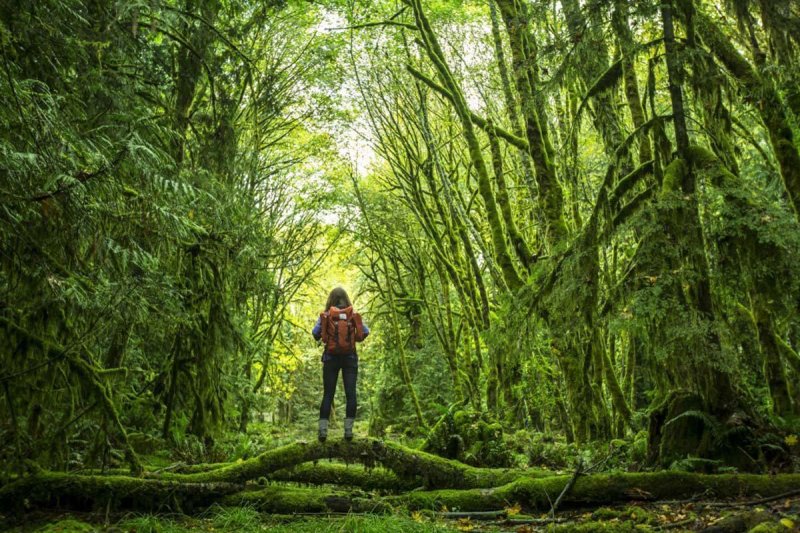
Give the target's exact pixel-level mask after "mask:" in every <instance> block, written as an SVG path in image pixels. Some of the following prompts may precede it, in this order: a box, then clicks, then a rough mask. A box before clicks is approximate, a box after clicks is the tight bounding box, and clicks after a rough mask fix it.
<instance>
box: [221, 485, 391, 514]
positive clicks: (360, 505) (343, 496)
mask: <svg viewBox="0 0 800 533" xmlns="http://www.w3.org/2000/svg"><path fill="white" fill-rule="evenodd" d="M219 504H220V505H223V506H226V507H238V506H242V505H246V506H248V507H251V508H253V509H256V510H258V511H261V512H263V513H274V514H303V513H351V512H352V513H373V514H375V513H385V512H389V511H391V506H389V505H388V504H387V503H386V502H384V501H383V500H382V499H381V498H372V497H370V496H369V495H368V494H366V493H364V492H345V491H331V490H329V491H324V490H320V489H319V488H313V489H312V488H298V487H278V486H270V487H264V488H260V489H257V490H246V491H243V492H240V493H237V494H231V495H229V496H225V497H224V498H222V499H221V500H220V501H219Z"/></svg>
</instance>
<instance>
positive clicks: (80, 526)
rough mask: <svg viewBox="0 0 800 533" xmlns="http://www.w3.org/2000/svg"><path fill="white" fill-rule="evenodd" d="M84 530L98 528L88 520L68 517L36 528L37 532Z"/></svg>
mask: <svg viewBox="0 0 800 533" xmlns="http://www.w3.org/2000/svg"><path fill="white" fill-rule="evenodd" d="M83 531H96V529H95V527H94V526H92V525H91V524H87V523H86V522H81V521H80V520H75V519H72V518H67V519H66V520H59V521H58V522H53V523H51V524H47V525H45V526H42V527H40V528H39V529H37V530H36V532H37V533H67V532H69V533H81V532H83Z"/></svg>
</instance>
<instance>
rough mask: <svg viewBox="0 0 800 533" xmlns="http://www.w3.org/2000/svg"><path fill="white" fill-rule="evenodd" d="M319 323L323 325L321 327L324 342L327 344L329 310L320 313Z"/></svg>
mask: <svg viewBox="0 0 800 533" xmlns="http://www.w3.org/2000/svg"><path fill="white" fill-rule="evenodd" d="M319 325H320V326H321V327H320V329H321V331H322V342H323V344H327V342H328V312H327V311H323V312H322V313H320V314H319Z"/></svg>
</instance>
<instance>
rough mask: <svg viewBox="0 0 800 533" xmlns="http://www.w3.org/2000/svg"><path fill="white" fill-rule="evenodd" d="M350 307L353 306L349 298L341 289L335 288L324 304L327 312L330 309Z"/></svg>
mask: <svg viewBox="0 0 800 533" xmlns="http://www.w3.org/2000/svg"><path fill="white" fill-rule="evenodd" d="M351 305H353V304H351V303H350V298H349V297H348V296H347V292H346V291H345V290H344V289H343V288H341V287H336V288H335V289H333V290H332V291H331V293H330V294H329V295H328V301H327V303H325V310H326V311H327V310H328V309H330V308H331V307H338V308H339V309H344V308H345V307H350V306H351Z"/></svg>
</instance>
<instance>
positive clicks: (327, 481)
mask: <svg viewBox="0 0 800 533" xmlns="http://www.w3.org/2000/svg"><path fill="white" fill-rule="evenodd" d="M268 479H269V480H270V481H281V482H290V483H301V484H305V485H337V486H340V487H358V488H360V489H363V490H378V491H384V492H395V493H396V492H406V491H409V490H414V489H416V488H419V487H422V485H423V482H422V478H420V477H417V478H401V477H399V476H398V475H397V474H395V473H394V472H392V471H391V470H386V469H384V468H364V467H361V466H351V465H343V464H337V463H333V464H326V463H317V464H303V465H298V466H294V467H291V468H287V469H284V470H278V471H277V472H274V473H272V474H270V475H269V478H268Z"/></svg>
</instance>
